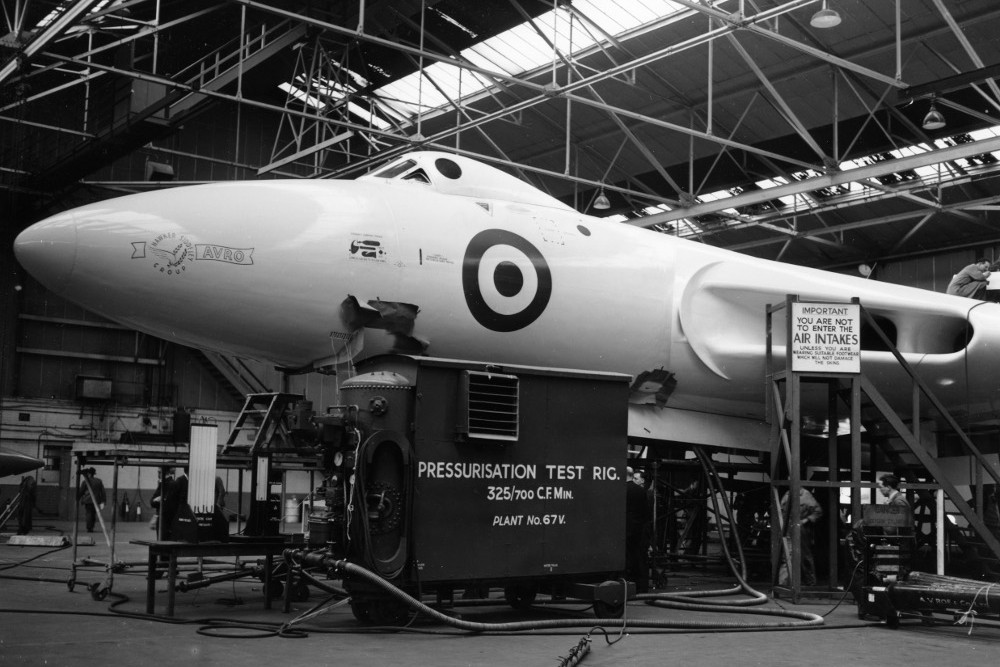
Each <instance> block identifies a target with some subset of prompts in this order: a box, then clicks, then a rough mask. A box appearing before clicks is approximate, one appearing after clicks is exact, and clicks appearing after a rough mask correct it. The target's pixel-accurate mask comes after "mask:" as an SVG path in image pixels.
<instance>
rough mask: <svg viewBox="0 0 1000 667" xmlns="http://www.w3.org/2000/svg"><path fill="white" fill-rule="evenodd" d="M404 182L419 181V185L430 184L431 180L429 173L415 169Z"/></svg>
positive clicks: (404, 178)
mask: <svg viewBox="0 0 1000 667" xmlns="http://www.w3.org/2000/svg"><path fill="white" fill-rule="evenodd" d="M403 180H404V181H417V182H418V183H430V182H431V179H429V178H427V173H426V172H425V171H424V170H423V169H414V170H413V171H412V172H410V173H409V174H407V175H406V176H404V177H403Z"/></svg>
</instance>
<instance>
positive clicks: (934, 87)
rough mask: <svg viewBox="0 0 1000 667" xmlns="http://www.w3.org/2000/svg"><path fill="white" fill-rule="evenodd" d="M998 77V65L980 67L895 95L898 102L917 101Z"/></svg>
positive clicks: (999, 64)
mask: <svg viewBox="0 0 1000 667" xmlns="http://www.w3.org/2000/svg"><path fill="white" fill-rule="evenodd" d="M998 76H1000V63H997V64H996V65H987V66H986V67H980V68H979V69H974V70H972V71H971V72H962V73H961V74H955V75H954V76H946V77H945V78H943V79H938V80H937V81H930V82H928V83H922V84H920V85H919V86H910V87H909V88H904V89H902V90H900V91H898V92H897V93H896V98H897V99H898V100H899V101H900V102H908V101H910V100H919V99H920V98H923V97H930V96H931V95H945V94H947V93H952V92H954V91H956V90H961V89H962V88H968V87H969V86H971V85H972V84H974V83H980V82H982V81H985V80H987V79H995V78H997V77H998Z"/></svg>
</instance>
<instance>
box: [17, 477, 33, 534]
mask: <svg viewBox="0 0 1000 667" xmlns="http://www.w3.org/2000/svg"><path fill="white" fill-rule="evenodd" d="M18 493H19V494H20V496H21V504H20V506H18V508H17V534H18V535H27V534H28V533H30V532H31V519H32V516H33V515H34V513H35V478H34V477H33V476H31V475H25V476H24V477H22V478H21V485H20V487H19V488H18Z"/></svg>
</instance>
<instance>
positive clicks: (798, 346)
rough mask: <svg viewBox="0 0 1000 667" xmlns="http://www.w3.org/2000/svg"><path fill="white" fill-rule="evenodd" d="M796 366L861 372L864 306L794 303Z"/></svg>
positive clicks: (793, 330)
mask: <svg viewBox="0 0 1000 667" xmlns="http://www.w3.org/2000/svg"><path fill="white" fill-rule="evenodd" d="M791 335H792V370H793V371H807V372H809V371H820V372H824V373H860V372H861V306H860V305H859V304H856V303H849V304H834V303H793V304H792V332H791Z"/></svg>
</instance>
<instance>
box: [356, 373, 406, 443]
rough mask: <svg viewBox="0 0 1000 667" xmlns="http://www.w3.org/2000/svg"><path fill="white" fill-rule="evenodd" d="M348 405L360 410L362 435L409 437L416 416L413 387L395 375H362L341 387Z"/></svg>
mask: <svg viewBox="0 0 1000 667" xmlns="http://www.w3.org/2000/svg"><path fill="white" fill-rule="evenodd" d="M340 389H341V397H342V399H343V401H344V403H345V404H347V405H356V406H358V424H359V426H360V427H361V429H362V431H364V432H365V433H371V432H373V431H386V430H388V431H397V432H399V433H404V434H405V433H407V432H408V431H409V428H410V423H411V422H412V414H413V383H412V382H410V380H408V379H407V378H406V377H405V376H403V375H400V374H399V373H395V372H392V371H375V372H372V373H362V374H361V375H357V376H355V377H353V378H351V379H349V380H346V381H345V382H344V383H343V384H342V385H341V387H340Z"/></svg>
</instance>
